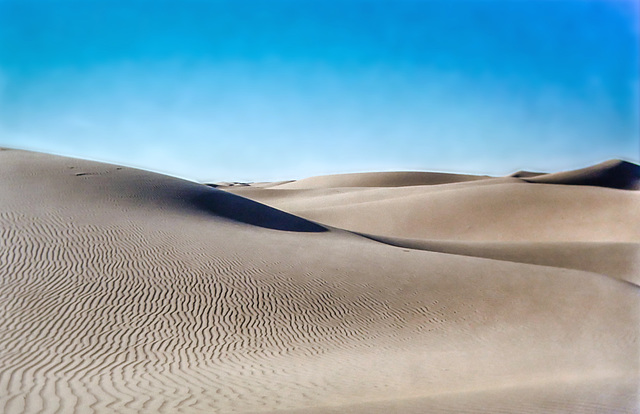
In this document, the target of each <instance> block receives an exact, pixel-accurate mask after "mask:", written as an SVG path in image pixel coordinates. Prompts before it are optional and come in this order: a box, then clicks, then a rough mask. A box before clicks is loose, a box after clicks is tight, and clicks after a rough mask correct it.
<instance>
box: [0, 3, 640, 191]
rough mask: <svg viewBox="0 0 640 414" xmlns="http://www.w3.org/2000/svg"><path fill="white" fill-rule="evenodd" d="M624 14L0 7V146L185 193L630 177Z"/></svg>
mask: <svg viewBox="0 0 640 414" xmlns="http://www.w3.org/2000/svg"><path fill="white" fill-rule="evenodd" d="M638 6H639V2H638V1H637V0H556V1H547V0H431V1H425V0H339V1H338V0H324V1H320V0H271V1H266V0H252V1H247V0H237V1H214V0H186V1H162V0H161V1H151V0H130V1H122V0H111V1H107V0H86V1H80V0H75V1H71V0H0V146H8V147H15V148H23V149H31V150H38V151H44V152H52V153H56V154H62V155H69V156H76V157H81V158H89V159H97V160H102V161H107V162H113V163H119V164H124V165H130V166H136V167H140V168H145V169H151V170H154V171H160V172H164V173H168V174H171V175H176V176H180V177H185V178H188V179H193V180H199V181H222V180H237V181H261V180H265V181H266V180H279V179H292V178H303V177H306V176H312V175H319V174H329V173H341V172H356V171H385V170H386V171H388V170H432V171H451V172H469V173H486V174H495V175H503V174H508V173H510V172H513V171H515V170H517V169H530V170H541V171H555V170H559V169H571V168H578V167H582V166H586V165H589V164H592V163H595V162H599V161H603V160H606V159H610V158H622V159H627V160H629V161H633V162H638V161H639V158H640V154H639V153H638V152H639V149H640V138H639V134H640V119H639V117H640V108H639V103H638V100H639V87H640V86H639V79H638V78H639V74H638V72H639V70H638V69H639V63H638V54H639V52H638V47H639V40H638V39H639V30H638V20H637V18H638V8H639V7H638Z"/></svg>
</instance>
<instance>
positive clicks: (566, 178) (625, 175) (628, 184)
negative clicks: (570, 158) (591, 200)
mask: <svg viewBox="0 0 640 414" xmlns="http://www.w3.org/2000/svg"><path fill="white" fill-rule="evenodd" d="M523 179H524V180H525V181H527V182H530V183H544V184H564V185H587V186H596V187H606V188H616V189H622V190H640V166H638V165H636V164H633V163H630V162H628V161H622V160H609V161H605V162H603V163H600V164H597V165H594V166H591V167H587V168H581V169H579V170H572V171H563V172H558V173H553V174H542V175H536V176H530V177H527V176H523Z"/></svg>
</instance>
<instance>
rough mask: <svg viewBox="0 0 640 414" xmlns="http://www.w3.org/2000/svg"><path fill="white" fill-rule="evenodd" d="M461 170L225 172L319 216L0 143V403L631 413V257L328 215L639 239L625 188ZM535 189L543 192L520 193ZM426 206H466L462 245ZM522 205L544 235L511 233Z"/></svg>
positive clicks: (575, 237)
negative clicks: (549, 250) (481, 244)
mask: <svg viewBox="0 0 640 414" xmlns="http://www.w3.org/2000/svg"><path fill="white" fill-rule="evenodd" d="M396 178H397V177H396ZM394 179H395V178H394ZM513 180H515V181H513ZM455 181H456V180H454V182H451V180H449V181H448V182H450V183H448V184H431V185H428V184H427V185H425V182H424V181H421V182H420V185H417V186H416V185H413V184H412V185H408V186H405V187H401V186H400V185H401V184H394V186H391V187H382V186H381V187H371V186H370V187H368V188H364V187H359V188H353V187H341V188H315V189H311V190H307V189H279V190H278V189H277V188H278V187H281V186H282V187H284V186H285V185H287V186H288V185H289V184H286V183H284V184H281V185H273V186H271V187H270V188H269V185H268V184H261V186H262V187H263V188H259V187H251V186H249V187H236V186H234V187H229V189H232V190H233V191H238V193H239V194H242V192H243V191H245V192H248V194H249V195H251V196H255V198H258V195H261V194H262V195H266V196H265V197H264V198H265V202H267V203H269V204H273V205H276V204H286V203H287V202H290V203H291V205H301V206H311V207H310V208H308V209H307V210H308V211H313V212H315V211H316V210H322V211H325V212H333V213H331V214H329V215H327V217H331V220H325V222H324V224H323V223H318V222H316V220H315V219H314V220H309V217H306V216H305V217H299V216H298V215H293V214H288V213H285V212H282V211H279V210H275V209H274V208H271V207H267V206H265V205H263V204H259V203H257V202H255V201H251V200H249V199H247V198H242V197H239V196H238V195H234V194H230V193H229V192H225V191H221V190H219V189H215V188H211V187H208V186H204V185H200V184H196V183H191V182H188V181H184V180H180V179H176V178H171V177H167V176H163V175H159V174H154V173H150V172H145V171H140V170H135V169H130V168H125V167H118V166H114V165H107V164H100V163H95V162H89V161H82V160H76V159H70V158H63V157H56V156H50V155H44V154H37V153H30V152H24V151H16V150H4V151H0V231H1V233H2V237H1V238H0V276H1V278H0V412H2V413H22V412H27V413H32V412H51V413H53V412H61V413H67V412H83V413H84V412H98V413H137V412H144V413H157V412H166V413H176V412H185V413H191V412H194V413H195V412H203V413H212V412H213V413H215V412H220V413H232V412H252V413H253V412H255V413H257V412H271V413H282V412H292V413H293V412H295V413H306V414H310V413H343V412H353V413H372V412H373V413H375V412H377V413H389V412H406V413H424V412H429V413H431V412H436V413H437V412H452V413H453V412H478V413H493V412H514V413H515V412H566V413H574V412H583V413H602V412H606V413H615V412H619V413H628V412H638V406H639V403H640V398H639V396H638V384H639V382H638V372H639V369H640V358H639V356H640V351H639V348H638V346H639V345H638V336H639V331H640V312H639V311H640V291H639V289H638V287H637V286H636V285H635V284H633V283H630V282H628V281H626V280H619V279H625V277H624V276H625V275H628V273H629V270H624V269H627V268H626V267H625V266H624V265H621V268H620V269H617V268H616V266H615V264H612V263H609V264H606V265H604V267H603V268H604V270H606V272H601V273H599V272H600V270H598V269H597V268H593V267H589V268H587V269H586V270H588V271H585V269H582V270H575V269H572V268H563V266H561V265H558V264H557V263H555V264H554V263H550V262H548V261H547V262H545V263H543V265H539V264H538V263H535V262H534V264H527V263H518V261H520V260H514V261H506V260H495V258H485V257H472V256H473V255H466V253H465V252H462V253H461V254H459V253H460V252H454V254H451V253H450V252H445V253H441V252H437V251H429V248H428V247H429V246H426V247H427V248H425V246H413V247H416V248H408V247H397V246H392V245H390V244H389V243H387V242H388V241H389V240H387V242H385V243H382V242H380V241H376V240H372V239H370V238H367V237H363V236H361V235H358V234H354V233H351V232H348V231H345V230H340V229H337V228H335V227H336V226H338V225H339V224H341V223H342V222H343V221H344V222H346V223H350V222H351V220H352V218H353V217H352V216H349V215H350V214H355V211H356V210H357V208H363V209H361V210H360V214H371V215H370V216H369V222H370V223H371V224H370V227H368V228H365V229H363V230H367V231H368V233H372V234H377V235H378V236H377V237H392V236H398V234H395V233H394V234H387V233H385V232H383V231H380V232H376V231H372V230H384V229H387V228H393V229H395V230H398V229H401V228H402V226H401V225H399V224H398V225H391V224H384V223H383V224H379V223H378V222H381V223H382V222H385V220H386V222H387V223H389V222H391V221H393V220H395V219H397V218H398V217H399V216H398V211H401V210H404V212H405V214H406V215H407V216H411V215H416V216H420V217H422V219H420V220H419V221H418V222H419V223H424V224H425V227H424V228H423V229H419V231H420V232H422V233H420V234H427V235H429V234H431V233H429V232H430V231H431V230H429V229H432V230H433V233H434V234H437V235H439V236H438V237H433V238H432V239H438V238H439V239H441V241H442V240H448V241H451V240H458V241H464V242H465V243H466V242H470V241H473V240H491V241H492V243H498V242H500V243H507V242H511V241H514V240H521V239H522V238H523V236H521V235H519V232H522V231H528V233H527V234H528V236H527V237H530V238H532V239H533V238H534V236H538V239H535V240H536V241H537V242H545V243H547V242H551V241H553V242H556V241H558V240H559V239H561V241H563V242H564V241H572V242H574V243H577V242H585V241H587V242H591V243H601V244H602V245H603V246H605V247H606V248H608V247H607V246H609V243H610V242H611V243H619V245H616V246H631V248H628V247H623V248H622V250H624V249H627V248H628V249H629V251H637V250H634V247H633V246H634V243H638V241H639V239H638V233H637V223H638V221H639V220H638V219H639V217H638V206H639V201H640V200H639V199H638V195H637V193H635V192H632V191H627V190H614V189H609V188H595V187H584V186H583V187H577V186H576V187H569V186H559V185H556V184H532V183H525V182H524V181H522V180H519V179H517V178H505V179H489V178H487V179H482V180H475V181H469V180H457V181H460V182H455ZM291 184H294V183H291ZM374 184H375V183H374ZM265 187H267V188H265ZM221 188H222V187H221ZM444 188H448V189H447V190H445V189H444ZM520 189H522V190H520ZM546 189H549V191H546ZM573 189H579V190H580V191H581V192H580V193H573V192H572V191H574V190H573ZM529 190H531V191H533V192H534V194H533V195H530V194H529V193H528V191H529ZM391 191H398V193H397V194H390V193H389V192H391ZM593 191H597V192H596V193H593ZM265 192H266V193H265ZM274 192H282V193H281V194H275V193H274ZM512 192H515V195H514V194H511V193H512ZM455 193H460V194H459V195H458V196H456V197H457V198H456V197H453V196H452V197H450V196H449V195H447V194H450V195H453V194H455ZM548 193H550V194H548ZM567 193H569V194H567ZM420 194H422V195H420ZM487 195H493V196H494V197H495V198H496V199H495V200H493V201H491V202H490V203H487V204H480V205H476V206H475V208H474V206H466V207H465V206H462V205H458V206H457V208H455V209H453V206H455V202H464V203H467V202H470V201H478V202H480V201H482V200H483V197H486V196H487ZM376 197H379V200H378V201H375V200H376ZM432 197H433V198H434V199H435V200H436V201H429V200H431V198H432ZM536 197H547V198H543V200H546V201H545V203H552V202H554V203H556V205H555V207H553V206H552V205H547V206H546V207H545V205H543V204H542V202H540V204H538V205H534V206H530V205H529V206H527V205H525V204H524V202H525V201H526V202H531V200H537V198H536ZM407 199H409V201H408V202H407ZM287 200H289V201H287ZM323 200H324V201H323ZM349 200H351V202H352V203H353V204H354V205H353V206H351V208H353V209H354V210H353V211H352V210H350V209H349V208H347V207H348V204H349ZM358 200H361V201H362V202H360V203H358V202H357V201H358ZM363 200H364V201H363ZM420 200H421V201H422V203H420V202H419V201H420ZM500 200H502V204H501V203H500ZM513 200H520V202H521V203H523V204H521V205H512V202H513ZM571 200H573V203H574V204H570V201H571ZM586 201H589V202H590V203H591V204H584V202H586ZM296 203H297V204H296ZM314 203H316V206H317V205H321V206H322V207H321V208H319V207H315V208H314V207H313V205H314ZM372 203H373V205H375V206H377V208H378V209H377V210H373V209H372V207H371V204H372ZM376 203H381V204H376ZM581 203H582V204H581ZM617 204H620V205H618V206H617ZM411 206H414V208H415V209H416V210H410V209H409V208H410V207H411ZM429 206H431V208H432V209H433V214H435V215H436V216H437V217H441V218H446V215H445V213H444V212H443V211H438V210H437V209H436V208H434V206H436V207H437V206H440V207H441V208H445V207H447V206H449V207H450V208H452V209H451V211H450V212H449V214H452V215H453V214H472V215H474V216H473V217H475V219H476V220H479V221H478V222H477V223H476V227H474V228H473V229H472V230H467V231H466V232H464V233H463V235H464V236H466V239H465V238H464V237H462V235H459V234H458V233H457V232H456V229H457V228H454V229H452V230H447V229H446V228H445V227H446V226H445V224H446V223H435V224H434V222H432V221H430V220H431V219H429V218H428V217H429V214H427V213H426V212H425V211H423V210H424V209H427V207H429ZM507 206H510V208H508V207H507ZM570 206H573V209H574V210H571V213H573V214H575V215H577V216H578V217H579V218H578V219H575V218H572V214H568V213H567V212H566V211H565V209H566V208H568V207H570ZM382 207H384V208H382ZM489 207H496V208H497V207H499V208H500V212H495V211H490V210H488V209H489ZM478 208H480V209H485V210H481V211H480V212H478V211H476V210H477V209H478ZM580 209H584V210H580ZM292 210H293V209H292ZM521 210H525V211H526V212H528V213H535V212H538V215H536V216H535V217H529V219H530V220H532V221H534V222H535V223H537V224H538V227H540V228H543V230H536V226H533V225H526V226H525V225H520V227H518V228H516V229H510V226H511V225H514V223H515V224H517V223H519V221H518V220H514V219H512V218H510V215H511V214H516V216H517V217H519V218H523V214H522V213H520V214H518V213H517V212H518V211H521ZM556 210H559V211H556ZM372 211H375V214H373V213H372ZM562 211H565V212H564V213H562ZM339 212H342V213H340V214H343V215H344V216H345V217H344V218H343V219H342V221H341V220H338V219H337V217H338V214H339ZM327 214H328V213H327ZM501 214H502V215H501ZM547 214H551V216H550V217H549V218H548V219H547V218H546V215H547ZM553 214H556V215H555V216H554V215H553ZM562 214H564V216H563V215H562ZM307 215H313V214H307ZM484 215H486V216H488V217H487V218H485V219H484V220H481V219H482V218H483V217H484ZM561 217H566V219H565V220H566V221H567V223H565V225H564V226H561V225H559V224H561V223H562V220H561ZM338 218H339V217H338ZM459 220H462V221H463V222H465V223H469V219H468V218H466V217H459ZM491 220H498V221H499V220H504V221H505V222H504V223H502V224H492V223H491ZM545 220H549V221H548V222H547V221H545ZM320 221H322V220H320ZM353 222H354V223H356V224H355V226H356V227H358V226H363V227H366V226H364V225H362V224H360V222H358V221H353ZM621 222H622V223H621ZM363 223H364V222H363ZM447 223H455V220H454V219H448V221H447ZM545 223H546V224H548V225H549V226H557V228H556V229H555V233H554V229H549V228H546V227H545ZM329 225H331V226H332V227H330V226H329ZM429 226H431V227H429ZM344 227H347V228H348V227H349V226H344ZM483 228H484V230H482V229H483ZM407 229H408V228H407ZM500 229H501V231H499V230H500ZM408 230H414V229H408ZM398 231H399V230H398ZM416 231H418V230H416ZM483 231H484V233H483ZM574 232H577V234H575V233H574ZM400 233H401V232H400ZM408 233H409V234H404V233H402V234H399V237H400V238H402V240H403V242H406V241H407V239H412V240H413V242H414V243H418V242H424V240H427V238H424V237H423V238H420V237H418V238H415V237H414V236H415V234H414V233H411V232H408ZM447 235H453V236H457V237H449V238H446V236H447ZM554 235H555V236H554ZM583 238H584V239H583ZM416 240H417V241H416ZM396 241H397V240H396ZM620 243H622V244H620ZM487 246H489V247H487V248H491V246H494V247H495V245H493V244H490V245H487ZM590 246H591V247H589V248H593V249H595V250H593V252H597V251H600V250H598V248H597V246H596V245H590ZM614 249H617V248H614ZM434 250H435V249H434ZM578 250H579V252H582V253H579V254H586V253H584V252H583V251H582V250H580V247H578ZM618 250H620V249H618ZM618 250H616V251H618ZM516 253H518V252H516ZM518 254H520V253H518ZM536 254H538V255H540V256H546V254H544V252H537V253H536ZM577 254H578V253H577ZM617 254H620V255H622V256H623V257H627V256H625V252H624V251H623V252H622V253H620V252H619V253H617ZM533 256H535V255H533ZM507 260H508V259H507ZM554 260H555V259H554ZM565 267H567V266H565ZM568 267H571V266H568ZM621 269H623V270H621ZM625 272H626V273H625ZM605 273H609V274H605ZM627 279H628V278H627Z"/></svg>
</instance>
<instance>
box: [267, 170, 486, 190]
mask: <svg viewBox="0 0 640 414" xmlns="http://www.w3.org/2000/svg"><path fill="white" fill-rule="evenodd" d="M486 178H490V177H489V176H478V175H461V174H447V173H435V172H419V171H404V172H385V173H377V172H373V173H355V174H336V175H324V176H320V177H311V178H305V179H303V180H298V181H291V182H285V183H282V184H279V185H278V188H280V189H308V188H340V187H407V186H414V185H437V184H450V183H458V182H464V181H476V180H483V179H486Z"/></svg>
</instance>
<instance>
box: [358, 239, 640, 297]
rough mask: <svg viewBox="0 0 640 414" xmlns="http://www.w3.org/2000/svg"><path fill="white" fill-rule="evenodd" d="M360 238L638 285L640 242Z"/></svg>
mask: <svg viewBox="0 0 640 414" xmlns="http://www.w3.org/2000/svg"><path fill="white" fill-rule="evenodd" d="M361 235H362V236H364V237H367V238H369V239H371V240H375V241H379V242H381V243H385V244H389V245H391V246H396V247H401V248H409V249H418V250H427V251H431V252H438V253H447V254H455V255H463V256H471V257H482V258H486V259H493V260H502V261H508V262H517V263H526V264H532V265H539V266H550V267H560V268H564V269H575V270H582V271H585V272H593V273H598V274H602V275H606V276H610V277H613V278H615V279H619V280H623V281H626V282H629V283H632V284H634V285H636V286H640V243H597V242H592V243H588V242H582V243H580V242H566V243H561V242H556V243H540V242H538V243H527V242H520V243H504V242H503V243H500V242H494V243H487V242H455V241H442V240H416V239H400V238H393V237H383V236H376V235H371V234H361Z"/></svg>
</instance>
